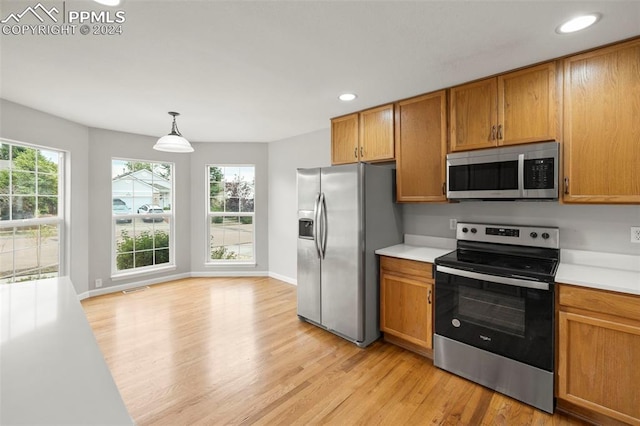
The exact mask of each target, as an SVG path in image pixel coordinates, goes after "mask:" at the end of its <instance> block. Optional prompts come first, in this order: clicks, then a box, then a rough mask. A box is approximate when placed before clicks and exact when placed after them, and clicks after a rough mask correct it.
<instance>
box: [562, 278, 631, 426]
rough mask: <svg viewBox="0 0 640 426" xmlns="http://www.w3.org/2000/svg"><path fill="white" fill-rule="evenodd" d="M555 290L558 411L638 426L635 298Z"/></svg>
mask: <svg viewBox="0 0 640 426" xmlns="http://www.w3.org/2000/svg"><path fill="white" fill-rule="evenodd" d="M558 290H559V310H558V345H559V347H558V368H557V374H558V376H557V385H558V386H557V397H558V407H559V408H560V409H565V411H573V412H576V413H577V414H580V415H582V416H586V417H589V418H591V419H592V420H596V421H598V422H604V423H608V424H611V423H613V421H611V422H610V421H607V420H606V419H608V418H610V419H614V420H617V421H620V422H623V423H626V424H632V425H640V296H633V295H626V294H621V293H612V292H606V291H600V290H593V289H587V288H581V287H575V286H569V285H560V286H558ZM564 402H567V403H569V404H567V405H568V407H563V404H564ZM574 407H577V408H578V410H574V409H573V408H574ZM591 413H592V414H594V415H590V414H591ZM602 416H605V417H602Z"/></svg>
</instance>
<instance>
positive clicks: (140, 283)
mask: <svg viewBox="0 0 640 426" xmlns="http://www.w3.org/2000/svg"><path fill="white" fill-rule="evenodd" d="M191 276H192V275H191V274H190V273H186V274H175V275H165V276H162V277H158V278H151V279H147V280H141V281H136V282H132V283H127V284H121V285H116V286H109V287H103V288H96V289H93V290H89V291H87V292H84V293H81V294H79V295H78V299H80V300H84V299H87V298H89V297H95V296H102V295H104V294H109V293H117V292H119V291H123V290H129V289H131V288H136V287H143V286H145V285H153V284H160V283H164V282H167V281H173V280H180V279H183V278H189V277H191Z"/></svg>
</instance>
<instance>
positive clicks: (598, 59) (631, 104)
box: [563, 40, 640, 203]
mask: <svg viewBox="0 0 640 426" xmlns="http://www.w3.org/2000/svg"><path fill="white" fill-rule="evenodd" d="M639 82H640V40H634V41H631V42H627V43H622V44H619V45H616V46H611V47H608V48H604V49H599V50H596V51H593V52H588V53H585V54H582V55H576V56H573V57H570V58H566V59H565V61H564V98H563V105H564V118H563V122H564V126H563V131H564V159H565V160H564V173H565V179H566V183H567V184H568V185H565V195H564V197H563V199H564V201H565V202H578V203H580V202H581V203H640V167H639V166H638V165H639V164H640V142H639V141H640V118H639V117H640V83H639ZM567 186H568V188H567Z"/></svg>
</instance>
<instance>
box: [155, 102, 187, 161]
mask: <svg viewBox="0 0 640 426" xmlns="http://www.w3.org/2000/svg"><path fill="white" fill-rule="evenodd" d="M169 115H171V116H173V125H172V126H171V133H169V134H168V135H166V136H163V137H161V138H160V139H158V142H156V144H155V145H154V146H153V149H155V150H157V151H165V152H193V147H192V146H191V144H189V141H188V140H186V139H185V138H183V137H182V135H181V134H180V131H179V130H178V125H177V124H176V117H177V116H178V115H180V113H179V112H173V111H169Z"/></svg>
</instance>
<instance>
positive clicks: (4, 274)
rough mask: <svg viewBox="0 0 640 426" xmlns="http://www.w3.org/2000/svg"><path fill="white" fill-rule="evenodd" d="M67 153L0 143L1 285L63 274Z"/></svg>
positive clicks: (1, 141)
mask: <svg viewBox="0 0 640 426" xmlns="http://www.w3.org/2000/svg"><path fill="white" fill-rule="evenodd" d="M63 164H64V154H63V153H62V152H60V151H55V150H52V149H47V148H40V147H35V146H29V145H23V144H18V143H15V142H8V141H5V140H0V284H6V283H14V282H20V281H30V280H36V279H41V278H50V277H56V276H58V274H59V273H60V265H61V264H62V263H61V254H62V252H63V250H62V235H64V230H63V227H64V220H63V208H62V203H63V200H64V195H63V189H62V188H64V185H63V176H64V174H63Z"/></svg>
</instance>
